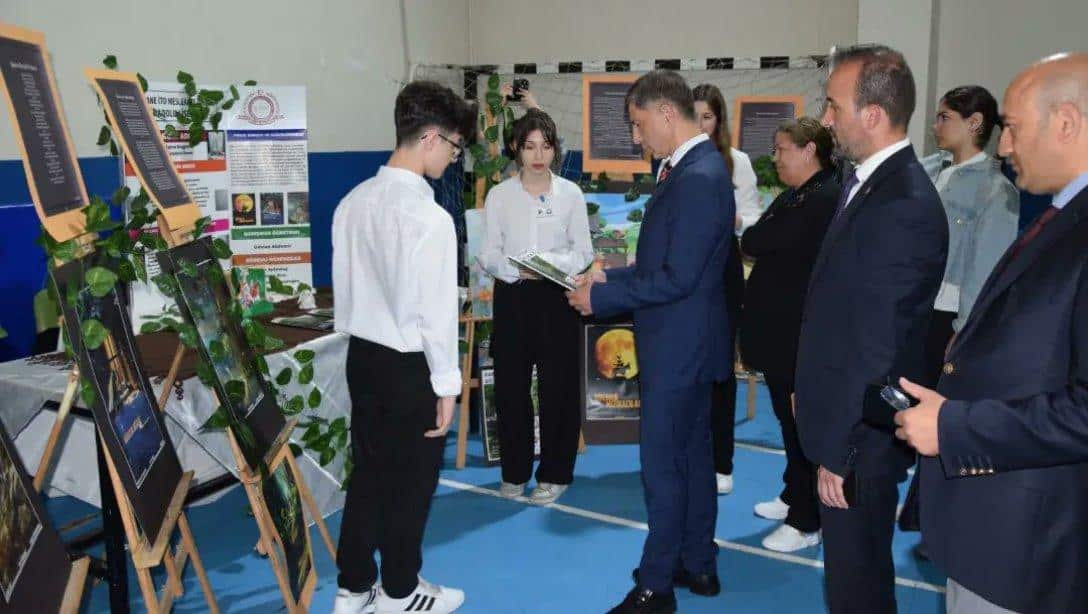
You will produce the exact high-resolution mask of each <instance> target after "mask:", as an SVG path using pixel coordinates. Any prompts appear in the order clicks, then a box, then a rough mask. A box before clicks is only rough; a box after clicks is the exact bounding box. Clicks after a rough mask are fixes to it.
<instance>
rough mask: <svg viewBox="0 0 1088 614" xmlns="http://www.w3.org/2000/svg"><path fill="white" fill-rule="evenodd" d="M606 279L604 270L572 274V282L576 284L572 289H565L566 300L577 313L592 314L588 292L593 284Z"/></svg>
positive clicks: (601, 282)
mask: <svg viewBox="0 0 1088 614" xmlns="http://www.w3.org/2000/svg"><path fill="white" fill-rule="evenodd" d="M606 281H608V276H607V275H605V272H604V271H590V272H588V273H583V274H582V275H575V276H574V283H576V284H577V285H578V287H577V288H575V289H574V290H568V291H567V302H568V303H570V306H571V307H574V310H575V311H577V312H578V313H580V314H582V315H584V316H588V315H593V304H592V302H591V300H590V292H591V291H592V288H593V284H603V283H605V282H606Z"/></svg>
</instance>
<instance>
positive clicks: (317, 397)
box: [306, 388, 321, 409]
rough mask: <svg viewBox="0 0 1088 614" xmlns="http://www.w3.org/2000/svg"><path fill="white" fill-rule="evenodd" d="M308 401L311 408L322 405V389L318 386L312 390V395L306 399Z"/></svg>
mask: <svg viewBox="0 0 1088 614" xmlns="http://www.w3.org/2000/svg"><path fill="white" fill-rule="evenodd" d="M306 403H307V405H309V406H310V409H317V408H318V407H321V391H320V390H318V389H317V388H314V389H313V390H312V391H310V397H309V398H308V399H307V400H306Z"/></svg>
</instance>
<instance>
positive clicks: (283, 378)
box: [276, 367, 294, 386]
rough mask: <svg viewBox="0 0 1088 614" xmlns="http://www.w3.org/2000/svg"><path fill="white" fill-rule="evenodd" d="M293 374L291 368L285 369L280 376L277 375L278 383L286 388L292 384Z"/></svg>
mask: <svg viewBox="0 0 1088 614" xmlns="http://www.w3.org/2000/svg"><path fill="white" fill-rule="evenodd" d="M293 373H294V372H293V371H291V369H290V368H286V367H285V368H284V369H283V370H282V371H280V372H279V374H278V375H276V383H277V384H279V385H280V386H286V385H287V384H290V383H291V376H292V375H293Z"/></svg>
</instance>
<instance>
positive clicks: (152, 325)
mask: <svg viewBox="0 0 1088 614" xmlns="http://www.w3.org/2000/svg"><path fill="white" fill-rule="evenodd" d="M160 330H162V324H159V323H158V322H144V325H143V326H141V327H140V334H141V335H149V334H151V333H157V332H159V331H160Z"/></svg>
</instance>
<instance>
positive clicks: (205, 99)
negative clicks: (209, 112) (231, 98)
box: [197, 90, 223, 106]
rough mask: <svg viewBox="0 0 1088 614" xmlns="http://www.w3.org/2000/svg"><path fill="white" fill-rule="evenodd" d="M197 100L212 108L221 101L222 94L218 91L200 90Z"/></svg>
mask: <svg viewBox="0 0 1088 614" xmlns="http://www.w3.org/2000/svg"><path fill="white" fill-rule="evenodd" d="M197 100H199V101H200V102H202V103H204V104H206V105H208V106H212V105H214V104H215V103H217V102H219V101H220V100H223V92H220V91H219V90H200V93H199V94H197Z"/></svg>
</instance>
